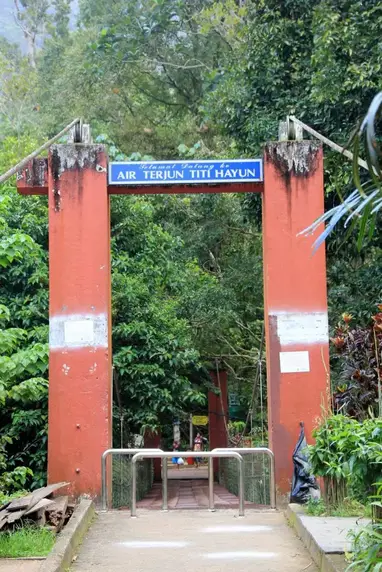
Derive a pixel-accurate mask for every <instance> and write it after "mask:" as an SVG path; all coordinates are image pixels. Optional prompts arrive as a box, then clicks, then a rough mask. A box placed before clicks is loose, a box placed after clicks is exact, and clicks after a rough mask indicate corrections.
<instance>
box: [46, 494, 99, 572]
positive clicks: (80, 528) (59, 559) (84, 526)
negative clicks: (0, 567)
mask: <svg viewBox="0 0 382 572" xmlns="http://www.w3.org/2000/svg"><path fill="white" fill-rule="evenodd" d="M94 515H95V505H94V502H93V501H92V500H89V499H81V500H80V502H79V504H78V505H77V506H76V508H75V509H74V511H73V514H72V516H71V518H70V520H69V522H68V524H67V525H66V526H65V528H64V529H63V530H62V532H60V533H59V535H58V536H57V541H56V543H55V545H54V547H53V549H52V551H51V552H50V553H49V554H48V556H47V557H46V560H45V562H44V563H43V564H42V565H41V567H40V569H39V572H65V570H67V569H68V568H69V567H70V565H71V563H72V560H73V556H74V555H75V552H76V549H77V547H78V545H79V544H80V543H81V541H82V539H83V538H84V536H85V534H86V532H87V531H88V529H89V527H90V524H91V522H92V520H93V517H94Z"/></svg>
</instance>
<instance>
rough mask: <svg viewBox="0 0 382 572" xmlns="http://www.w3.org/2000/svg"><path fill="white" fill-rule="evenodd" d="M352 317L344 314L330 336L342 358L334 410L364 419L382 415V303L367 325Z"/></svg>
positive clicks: (334, 395) (336, 353) (335, 354)
mask: <svg viewBox="0 0 382 572" xmlns="http://www.w3.org/2000/svg"><path fill="white" fill-rule="evenodd" d="M352 319H353V318H352V316H351V315H350V314H347V313H345V314H343V315H342V320H341V322H340V323H339V324H338V326H337V328H336V329H335V332H334V336H333V337H332V338H331V342H332V344H333V348H334V351H335V353H334V358H335V359H338V360H339V374H338V378H337V380H336V381H337V383H336V387H335V388H334V391H333V410H334V411H335V412H337V413H343V414H344V415H348V416H350V417H353V418H355V419H358V420H359V421H363V420H364V419H366V418H367V417H370V415H372V416H382V395H381V377H382V364H381V362H382V358H381V350H382V305H379V306H378V312H377V313H376V314H375V315H374V316H372V317H371V322H370V324H369V325H368V326H367V327H359V326H358V327H357V326H354V327H353V326H352V325H351V322H352Z"/></svg>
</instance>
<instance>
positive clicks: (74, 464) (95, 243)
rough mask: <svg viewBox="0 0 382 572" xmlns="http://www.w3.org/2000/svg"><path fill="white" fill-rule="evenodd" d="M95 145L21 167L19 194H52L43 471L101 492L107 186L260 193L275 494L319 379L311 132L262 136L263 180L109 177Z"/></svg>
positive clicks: (108, 366)
mask: <svg viewBox="0 0 382 572" xmlns="http://www.w3.org/2000/svg"><path fill="white" fill-rule="evenodd" d="M107 170H108V162H107V156H106V152H105V148H104V147H103V146H102V145H93V144H71V145H52V147H51V148H50V151H49V158H48V159H34V160H33V161H32V162H31V163H30V164H29V165H28V167H27V168H26V169H24V171H23V172H22V173H21V174H20V175H19V176H18V190H19V192H20V193H22V194H26V195H27V194H45V195H48V201H49V275H50V278H49V284H50V295H49V300H50V302H49V316H50V341H49V343H50V358H49V435H48V480H49V482H57V481H68V482H70V483H71V485H70V492H71V494H73V495H75V496H78V495H81V494H88V495H91V496H94V497H99V496H100V493H101V464H100V459H101V454H102V452H103V451H105V450H106V449H109V448H110V447H111V446H112V423H111V422H112V414H111V412H112V354H111V288H110V219H109V199H110V195H113V194H148V193H150V194H151V193H211V192H214V193H216V192H258V193H261V194H262V199H263V253H264V320H265V328H266V362H267V385H268V427H269V446H270V448H271V449H272V450H273V451H274V454H275V459H276V483H277V486H278V490H279V492H280V493H287V492H288V491H289V490H290V479H291V476H292V451H293V448H294V445H295V442H296V439H297V435H298V431H299V422H300V421H304V422H305V426H306V431H307V435H308V439H309V438H310V436H311V432H312V429H313V427H314V425H315V422H316V418H317V417H319V416H320V414H321V406H322V403H323V402H325V400H326V395H327V386H328V374H327V372H328V371H329V367H328V325H327V296H326V263H325V251H324V248H320V249H319V250H318V252H316V253H315V254H314V256H313V254H312V243H313V240H314V238H313V237H308V238H306V237H303V236H300V235H299V233H300V232H301V231H302V230H303V229H304V228H306V227H307V226H309V225H310V224H311V223H312V221H314V220H315V219H316V218H317V217H319V216H320V215H321V214H322V213H323V209H324V186H323V152H322V148H321V146H320V145H319V144H317V143H315V142H312V141H286V142H276V143H269V144H267V145H266V146H265V148H264V157H263V171H264V180H263V182H261V183H242V184H241V183H231V184H221V185H214V186H200V185H198V186H195V187H191V186H171V187H158V186H152V187H148V186H145V187H135V188H132V187H119V186H118V187H117V186H112V185H108V177H107Z"/></svg>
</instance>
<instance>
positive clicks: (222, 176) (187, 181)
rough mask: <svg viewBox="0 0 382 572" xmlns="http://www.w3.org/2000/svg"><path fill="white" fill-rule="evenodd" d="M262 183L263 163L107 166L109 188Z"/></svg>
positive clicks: (141, 162)
mask: <svg viewBox="0 0 382 572" xmlns="http://www.w3.org/2000/svg"><path fill="white" fill-rule="evenodd" d="M262 180H263V162H262V159H248V160H247V159H228V160H222V159H219V160H212V161H210V160H204V159H203V160H199V161H126V162H111V163H109V185H179V184H180V185H200V184H207V185H208V184H214V183H258V182H261V181H262Z"/></svg>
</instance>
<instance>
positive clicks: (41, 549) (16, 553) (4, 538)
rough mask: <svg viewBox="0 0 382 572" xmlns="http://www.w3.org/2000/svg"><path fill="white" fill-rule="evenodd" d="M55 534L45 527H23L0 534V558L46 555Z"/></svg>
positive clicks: (50, 548)
mask: <svg viewBox="0 0 382 572" xmlns="http://www.w3.org/2000/svg"><path fill="white" fill-rule="evenodd" d="M54 542H55V535H54V533H53V532H52V531H51V530H48V529H47V528H41V527H40V528H34V527H32V526H30V527H26V526H25V527H23V528H18V529H16V530H15V531H14V532H2V533H1V535H0V558H26V557H33V556H34V557H36V556H47V555H48V554H49V552H50V551H51V550H52V548H53V545H54Z"/></svg>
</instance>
